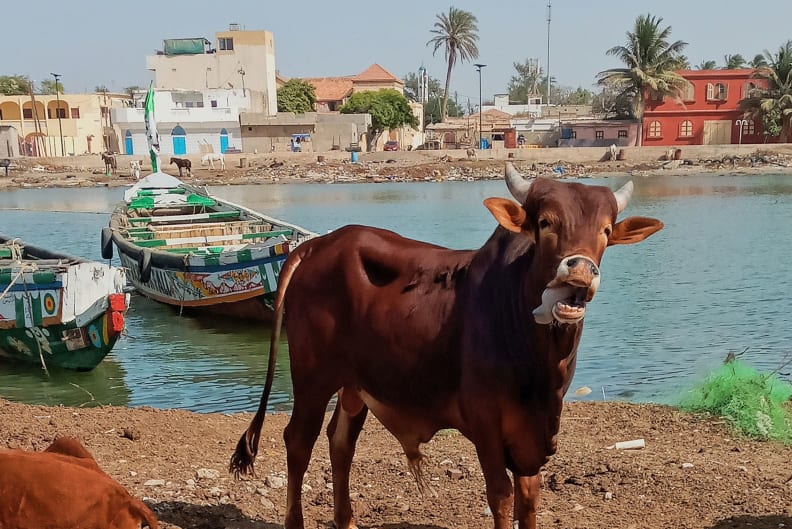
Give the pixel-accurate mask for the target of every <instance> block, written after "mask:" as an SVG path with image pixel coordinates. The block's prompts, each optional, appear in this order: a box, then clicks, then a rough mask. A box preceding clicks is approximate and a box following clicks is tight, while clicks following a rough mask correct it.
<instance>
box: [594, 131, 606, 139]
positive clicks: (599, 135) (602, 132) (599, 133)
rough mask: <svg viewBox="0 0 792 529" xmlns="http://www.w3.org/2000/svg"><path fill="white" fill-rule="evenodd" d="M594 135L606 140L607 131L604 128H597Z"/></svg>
mask: <svg viewBox="0 0 792 529" xmlns="http://www.w3.org/2000/svg"><path fill="white" fill-rule="evenodd" d="M594 137H595V138H596V139H598V140H604V139H605V131H604V130H595V131H594Z"/></svg>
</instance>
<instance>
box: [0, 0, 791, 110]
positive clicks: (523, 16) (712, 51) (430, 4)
mask: <svg viewBox="0 0 792 529" xmlns="http://www.w3.org/2000/svg"><path fill="white" fill-rule="evenodd" d="M50 1H51V0H50ZM50 1H48V2H38V3H34V4H29V3H27V2H17V1H14V2H4V5H3V8H2V10H3V28H2V35H3V42H4V43H6V44H11V51H10V52H9V51H6V52H4V53H3V55H2V58H0V75H4V74H17V73H18V74H26V75H29V76H30V77H31V78H33V79H34V80H36V81H41V80H42V79H45V78H49V79H51V78H52V77H51V76H50V75H49V74H50V72H56V73H60V74H61V75H62V76H63V77H62V82H63V83H64V86H65V87H66V90H67V92H83V91H93V88H94V87H95V86H96V85H100V84H103V85H106V86H107V87H108V88H110V89H111V90H121V89H122V88H123V87H125V86H129V85H134V84H136V85H145V84H147V83H148V81H149V79H150V78H151V76H150V73H149V72H148V71H147V70H146V65H145V64H146V63H145V56H146V55H151V54H153V53H154V50H156V49H161V48H162V40H163V39H165V38H179V37H199V36H204V37H207V38H209V39H213V37H214V33H215V32H216V31H224V30H225V29H227V27H228V23H230V22H237V23H239V24H241V25H242V26H243V27H244V28H245V29H267V30H269V31H272V32H273V33H274V36H275V50H276V55H275V60H276V66H277V68H278V70H279V71H280V73H281V74H282V75H285V76H287V77H320V76H337V75H349V74H355V73H359V72H361V71H362V70H364V69H365V68H366V67H368V66H369V65H370V64H371V63H374V62H377V63H379V64H381V65H382V66H383V67H385V68H386V69H388V70H389V71H391V72H392V73H393V74H394V75H397V76H399V77H403V76H404V75H405V74H406V73H407V72H410V71H416V70H417V69H418V67H419V66H420V65H421V64H423V65H425V66H426V67H427V69H428V70H429V74H430V75H431V76H432V77H437V78H438V79H441V81H442V80H444V76H445V66H444V60H443V56H442V53H441V52H438V55H437V57H433V56H432V50H431V48H429V47H427V46H426V43H427V41H428V40H429V39H430V38H431V34H430V32H429V31H430V29H431V28H432V25H433V24H434V22H435V20H436V18H435V15H436V14H437V13H439V12H442V11H447V10H448V8H449V6H450V5H451V4H452V3H453V5H454V6H455V7H458V8H461V9H465V10H468V11H470V12H472V13H473V14H475V15H476V16H477V18H478V26H479V36H480V39H479V51H480V54H479V59H478V60H477V61H474V62H481V63H485V64H487V67H486V68H484V70H483V77H482V86H483V90H482V91H483V94H484V99H487V98H491V97H492V95H493V94H495V93H502V92H505V91H506V85H507V84H508V82H509V79H510V77H511V76H512V75H513V74H514V67H513V63H514V62H515V61H521V62H522V61H524V60H525V59H526V58H538V59H539V60H540V62H541V64H542V67H545V63H546V57H547V0H519V1H518V0H491V1H489V2H481V1H475V0H467V1H454V2H449V1H448V0H399V1H397V2H381V1H377V0H370V1H368V2H362V1H343V0H339V1H335V2H332V1H328V0H300V1H294V0H285V1H279V2H272V1H266V0H227V1H225V2H220V1H218V0H212V1H210V0H161V1H158V2H154V1H151V0H133V1H132V2H121V1H117V0H110V1H106V0H104V1H99V0H71V2H69V3H65V2H57V3H54V2H53V4H54V5H50ZM551 1H552V22H551V27H550V73H551V74H552V75H553V76H554V77H555V78H556V79H557V81H558V82H559V83H560V84H562V85H567V86H572V87H577V86H583V87H585V88H591V87H592V84H593V83H594V75H595V74H596V73H597V72H598V71H600V70H604V69H607V68H612V67H616V66H618V65H619V63H618V62H617V61H616V60H615V59H613V58H611V57H607V56H606V55H605V51H606V50H607V49H608V48H610V47H612V46H614V45H617V44H622V43H623V42H624V41H625V36H624V35H625V32H626V31H627V30H629V29H630V28H631V27H632V24H633V22H634V20H635V18H636V17H637V16H638V15H640V14H645V13H651V14H653V15H658V16H661V17H663V19H664V23H665V24H666V25H670V26H672V28H673V30H672V39H675V40H676V39H680V40H684V41H687V42H688V43H689V45H688V47H687V50H686V53H687V55H688V57H689V58H690V61H691V63H692V64H694V65H695V64H698V63H700V62H701V61H703V60H705V59H714V60H716V61H718V62H719V63H722V62H723V55H724V54H727V53H730V54H733V53H741V54H742V55H743V56H744V57H746V58H748V59H750V58H752V57H753V56H754V55H755V54H756V53H760V52H762V51H763V50H764V49H770V50H771V51H774V50H775V49H776V48H778V46H779V45H780V44H781V43H782V42H784V41H786V40H787V39H790V38H792V26H791V25H790V20H792V2H790V0H763V1H762V2H761V9H759V3H757V4H751V3H750V2H749V3H746V2H738V1H736V0H685V1H682V0H665V1H663V2H657V1H653V2H652V1H649V0H551ZM751 5H756V6H757V9H756V13H755V14H754V13H751V12H750V6H751ZM54 6H57V7H54ZM451 82H452V86H451V89H452V92H453V91H456V92H457V94H458V97H459V101H460V103H465V102H466V100H467V98H470V100H471V101H472V102H474V103H475V102H477V100H478V93H479V92H478V75H477V73H476V71H475V68H474V67H473V66H472V65H471V64H468V63H462V64H460V65H458V66H457V68H456V69H455V70H454V73H453V74H452V81H451Z"/></svg>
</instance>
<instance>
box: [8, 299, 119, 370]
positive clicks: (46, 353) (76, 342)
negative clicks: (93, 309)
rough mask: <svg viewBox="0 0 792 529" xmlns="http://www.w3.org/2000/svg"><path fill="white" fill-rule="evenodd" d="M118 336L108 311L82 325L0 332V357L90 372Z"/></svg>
mask: <svg viewBox="0 0 792 529" xmlns="http://www.w3.org/2000/svg"><path fill="white" fill-rule="evenodd" d="M119 337H120V333H119V332H116V331H114V330H113V322H112V315H111V314H110V313H109V312H107V313H104V314H101V315H100V316H98V317H96V318H95V319H93V320H91V321H89V322H88V323H87V324H85V325H83V326H77V325H76V324H75V322H71V323H68V324H62V323H61V324H55V325H49V326H47V327H28V328H19V329H17V328H13V329H0V356H3V357H5V358H6V359H11V360H14V361H20V362H25V363H28V364H38V365H41V366H42V367H46V368H49V367H53V366H54V367H60V368H64V369H73V370H76V371H90V370H91V369H93V368H95V367H96V366H97V365H99V363H100V362H101V361H102V360H103V359H104V358H105V356H107V354H108V353H109V352H110V351H111V350H112V349H113V346H114V345H115V344H116V342H117V341H118V338H119Z"/></svg>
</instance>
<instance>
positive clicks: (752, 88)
mask: <svg viewBox="0 0 792 529" xmlns="http://www.w3.org/2000/svg"><path fill="white" fill-rule="evenodd" d="M755 92H756V83H752V82H750V81H748V82H747V83H745V84H744V85H743V89H742V96H743V99H745V98H746V97H751V96H753V95H754V93H755Z"/></svg>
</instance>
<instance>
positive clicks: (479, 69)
mask: <svg viewBox="0 0 792 529" xmlns="http://www.w3.org/2000/svg"><path fill="white" fill-rule="evenodd" d="M473 66H475V67H476V71H477V72H478V74H479V149H481V148H482V143H483V141H482V140H483V133H484V125H483V124H484V113H483V112H482V110H483V108H482V105H481V69H482V68H484V67H485V66H486V64H474V65H473Z"/></svg>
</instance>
